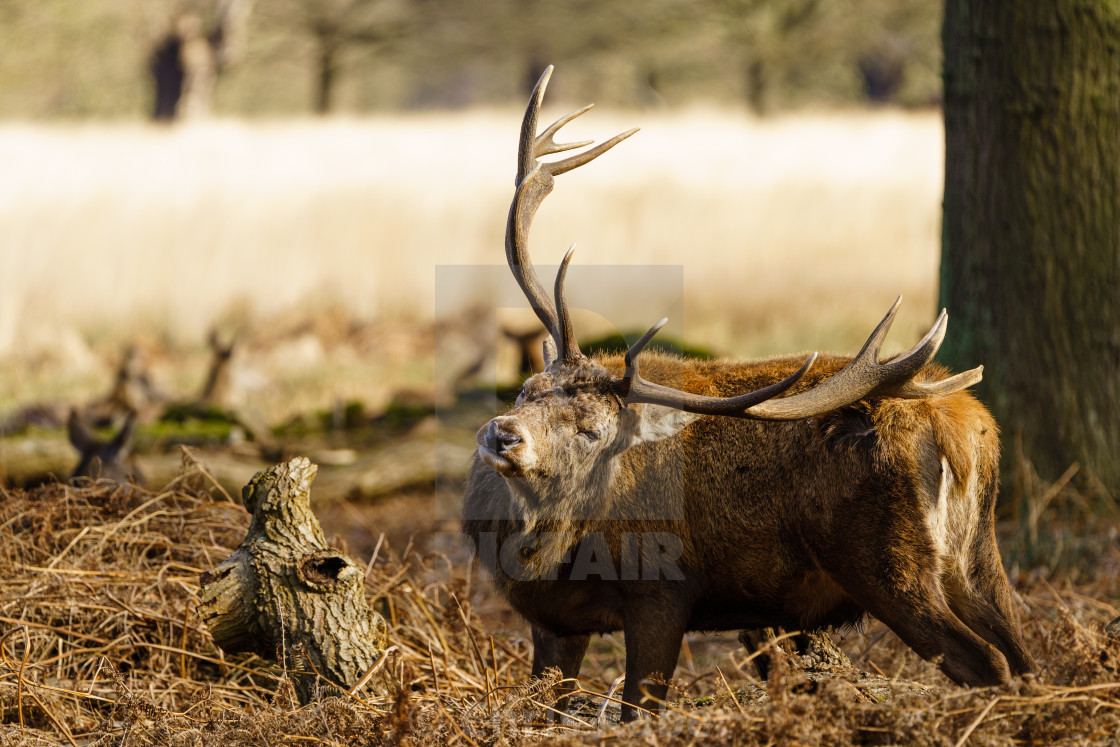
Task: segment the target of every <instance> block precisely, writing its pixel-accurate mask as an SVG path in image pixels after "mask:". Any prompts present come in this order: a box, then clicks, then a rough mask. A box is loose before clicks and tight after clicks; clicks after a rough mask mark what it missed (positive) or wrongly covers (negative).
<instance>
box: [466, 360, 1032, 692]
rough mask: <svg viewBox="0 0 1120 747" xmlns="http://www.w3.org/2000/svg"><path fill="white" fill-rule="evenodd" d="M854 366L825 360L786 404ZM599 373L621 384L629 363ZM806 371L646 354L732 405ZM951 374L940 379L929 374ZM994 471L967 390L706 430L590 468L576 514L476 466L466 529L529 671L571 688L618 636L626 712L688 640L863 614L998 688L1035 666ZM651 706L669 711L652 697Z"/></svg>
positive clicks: (662, 369) (979, 415)
mask: <svg viewBox="0 0 1120 747" xmlns="http://www.w3.org/2000/svg"><path fill="white" fill-rule="evenodd" d="M848 362H849V359H846V358H839V357H823V358H822V359H820V360H819V361H818V365H817V366H816V367H815V368H814V371H813V372H810V373H809V374H808V375H806V376H805V377H804V379H803V380H802V382H800V383H799V384H798V385H797V387H796V388H795V389H794V390H791V391H793V392H794V393H796V392H797V391H800V390H803V389H807V388H808V387H811V386H813V385H814V384H816V383H819V382H820V381H822V380H825V379H827V378H828V377H830V376H831V375H833V374H835V373H836V372H837V371H838V370H839V369H841V368H842V367H843V366H844V365H845V364H847V363H848ZM594 363H595V364H596V365H599V366H601V367H602V368H603V369H604V370H605V372H607V373H608V374H613V375H614V376H618V375H619V373H621V369H622V360H621V356H615V357H610V358H603V359H599V360H597V361H594ZM799 364H800V359H798V360H793V359H778V360H773V361H764V362H758V363H732V362H726V361H724V362H720V361H713V362H708V361H691V360H685V359H680V358H675V357H671V356H658V355H650V356H648V359H646V360H644V361H643V371H646V370H647V369H648V371H649V373H648V374H646V375H647V376H649V378H650V379H651V380H653V381H657V380H658V379H661V380H665V381H669V382H673V383H674V384H675V385H676V386H678V387H680V388H682V389H684V390H686V391H695V392H698V393H709V394H719V395H722V396H731V395H736V394H739V393H741V392H742V391H744V390H748V391H749V390H754V389H759V388H761V387H763V386H766V385H768V384H772V383H774V382H775V381H777V380H779V379H782V378H784V377H786V376H788V375H789V374H791V373H792V372H793V371H795V370H796V369H797V368H798V366H799ZM943 375H944V373H943V372H942V371H941V370H940V369H938V368H937V367H935V366H930V367H928V368H927V369H926V370H925V371H924V372H923V376H924V377H929V378H931V379H936V378H940V377H942V376H943ZM542 376H548V374H545V375H542ZM542 376H538V377H536V378H542ZM530 382H531V383H529V384H527V388H531V386H532V385H533V383H532V380H530ZM536 383H537V384H538V385H542V386H543V385H547V386H550V387H554V386H555V385H556V382H555V381H548V382H536ZM648 406H649V405H636V406H635V405H631V406H629V408H638V407H648ZM655 407H656V406H655ZM629 408H620V410H621V409H629ZM516 412H517V410H516V409H515V410H514V413H516ZM529 416H531V414H530V415H529ZM541 425H546V427H552V426H551V425H548V424H541ZM527 427H528V428H530V429H531V428H532V427H533V426H532V425H529V426H527ZM485 430H487V429H485V428H484V431H485ZM483 439H484V436H483V434H482V433H481V432H480V440H483ZM534 445H535V446H536V447H537V448H538V450H542V449H543V448H547V447H543V445H541V444H540V443H539V442H537V441H534ZM555 446H556V445H555V444H552V445H551V447H555ZM998 459H999V441H998V435H997V428H996V425H995V422H994V421H993V420H992V418H991V416H990V414H989V413H988V412H987V410H986V409H985V408H984V407H983V406H981V405H980V404H979V403H978V402H977V401H976V400H975V399H974V398H973V397H972V396H971V395H969V394H967V393H965V392H957V393H953V394H950V395H947V396H944V397H940V398H937V399H931V400H906V399H881V400H872V401H864V402H858V403H856V404H854V405H852V406H850V407H846V408H841V409H838V410H835V411H833V412H830V413H826V414H824V415H822V416H820V417H817V418H812V419H805V420H796V421H786V422H774V421H759V420H741V419H733V418H725V417H717V416H700V417H697V418H696V419H695V420H693V421H692V422H690V423H688V424H687V425H686V426H684V427H683V428H682V429H681V430H680V431H679V432H678V433H676V434H675V435H671V436H668V437H666V438H663V439H660V440H654V441H649V442H644V443H640V444H638V445H635V446H633V447H632V448H630V449H628V450H625V451H623V452H622V453H621V454H619V455H618V456H617V457H615V458H614V459H613V460H611V461H610V462H604V463H602V464H598V465H596V468H597V469H595V471H594V472H593V473H592V475H591V477H590V479H587V480H584V481H583V482H582V483H581V489H580V490H579V491H578V495H576V496H572V495H571V494H570V493H569V492H568V487H567V486H566V485H565V484H563V482H562V481H561V483H560V484H558V485H557V488H556V491H555V494H554V495H549V491H548V490H547V489H539V488H538V489H537V490H535V491H534V493H535V495H534V497H533V498H535V500H533V499H530V500H526V498H525V496H524V495H523V493H524V492H525V491H524V490H523V489H522V488H520V487H519V486H518V485H516V481H517V478H516V477H514V479H513V480H510V479H509V478H507V477H506V476H503V475H502V474H500V473H499V472H498V471H496V470H495V469H493V468H492V467H491V466H489V465H488V464H487V463H486V462H485V461H484V460H482V459H478V460H476V461H475V463H474V465H473V466H472V468H471V472H470V476H469V478H468V485H467V491H466V498H465V505H464V508H463V516H464V520H463V528H464V531H465V532H466V533H467V534H468V535H470V536H471V537H472V538H473V539H474V540H475V542H476V543H478V545H479V547H480V548H483V547H487V546H490V545H492V546H494V547H496V548H497V552H489V553H487V552H482V551H481V550H480V553H479V555H480V557H481V558H482V560H483V562H484V564H485V565H486V566H487V570H488V571H489V572H490V573H491V574H492V575H493V576H494V579H495V584H496V585H497V587H498V589H499V591H500V592H501V593H502V594H503V595H504V596H505V597H506V598H507V599H508V600H509V601H510V603H511V605H512V606H513V607H514V609H516V610H517V611H518V612H519V613H521V614H522V615H523V616H525V617H526V619H527V620H528V621H529V622H530V623H531V624H532V625H533V626H534V639H535V641H536V642H537V645H536V652H535V658H534V667H533V670H534V673H536V674H541V673H543V671H544V670H545V669H547V668H549V667H552V666H557V667H560V668H561V669H562V671H563V672H564V675H565V676H566V677H574V676H575V675H576V674H577V673H578V669H579V660H581V659H582V656H583V652H584V650H585V649H586V646H587V643H588V640H589V639H588V636H589V635H590V634H592V633H604V632H614V631H619V630H622V631H625V640H626V649H627V666H626V671H627V688H626V691H624V695H623V699H624V700H625V701H626V702H627V703H644V705H645V707H650V704H649V703H648V702H646V701H645V699H643V698H642V697H641V694H640V690H639V689H638V684H639V683H640V682H641V680H643V679H645V678H646V677H648V676H649V675H650V674H652V673H655V672H656V673H659V674H660V675H661V676H662V677H664V678H668V677H670V676H672V672H673V669H674V668H675V666H676V660H677V655H678V653H679V649H680V642H681V636H682V635H683V633H684V632H686V631H689V630H737V629H740V628H760V627H766V626H782V627H785V628H787V629H790V630H805V629H813V628H821V627H836V626H843V625H848V624H854V623H857V622H858V621H859V620H860V619H861V618H862V617H863V616H864V614H865V613H868V612H869V613H871V614H872V615H874V616H875V617H877V618H879V619H881V620H883V621H884V622H885V623H886V624H887V625H888V626H890V627H891V628H892V629H893V630H894V631H895V632H896V633H898V634H899V636H900V637H902V638H903V640H905V641H906V643H907V644H909V645H910V646H911V647H912V648H914V650H915V651H917V652H918V653H919V654H920V655H922V656H923V657H926V658H934V657H936V656H943V657H944V658H943V663H942V666H943V669H944V670H945V672H946V674H947V675H949V676H950V677H951V678H953V679H954V680H956V681H958V682H966V683H969V684H975V685H991V684H998V683H1000V682H1005V681H1006V680H1007V678H1008V676H1009V672H1016V673H1018V672H1024V671H1029V670H1030V669H1032V668H1033V662H1032V660H1031V658H1030V655H1029V654H1028V653H1027V652H1026V651H1025V649H1024V648H1023V645H1022V642H1021V640H1020V638H1019V636H1018V632H1017V625H1016V623H1015V619H1016V618H1015V614H1014V610H1013V608H1012V605H1011V595H1010V589H1009V587H1008V584H1007V580H1006V576H1005V574H1004V571H1003V568H1002V566H1001V565H1000V562H999V553H998V549H997V547H996V538H995V525H994V506H995V495H996V481H997V476H998V473H997V469H998ZM511 483H513V484H511ZM473 517H498V518H477V519H476V518H473ZM486 533H490V535H487V534H486ZM651 536H652V537H665V536H668V537H671V538H677V539H679V543H680V544H679V547H668V548H666V547H657V548H655V549H654V551H655V552H656V553H659V554H660V557H658V558H657V560H656V562H655V564H656V565H657V570H658V573H657V577H656V578H652V579H643V578H642V571H643V570H648V569H643V568H640V567H637V566H640V565H641V562H640V561H639V562H637V563H635V562H634V560H633V559H632V558H631V559H628V558H627V557H626V556H627V554H628V552H629V553H630V554H633V553H634V552H635V545H636V544H638V545H640V542H641V540H642V539H643V538H648V537H651ZM635 537H637V538H639V539H638V540H637V541H635V539H634V538H635ZM588 538H590V539H588ZM511 544H512V546H514V547H515V548H519V549H520V552H519V557H517V558H516V559H515V561H516V562H511V560H512V556H511V554H510V551H509V548H510V546H511ZM589 544H590V545H591V548H590V549H588V545H589ZM503 548H505V549H506V558H504V560H505V562H503V558H502V555H501V553H502V549H503ZM522 548H523V549H522ZM606 548H609V559H607V562H608V563H609V567H608V566H607V565H605V564H602V562H601V561H602V560H603V558H602V556H603V555H604V554H605V553H604V550H605V549H606ZM638 550H639V551H640V547H639V548H638ZM677 550H679V557H675V554H676V552H677ZM581 552H582V557H583V558H584V559H585V560H586V559H588V558H591V559H592V560H594V561H600V563H599V564H598V565H595V564H594V563H593V564H592V567H591V571H592V572H590V573H589V572H587V568H586V567H584V568H580V567H578V566H579V563H578V562H577V561H578V559H579V558H580V557H581ZM666 557H668V562H667V563H665V564H664V567H662V564H661V563H662V561H664V560H665V559H666ZM627 564H629V566H630V571H631V572H630V573H629V574H628V575H629V577H624V576H626V575H627V574H626V570H627V568H626V566H627ZM585 566H586V563H585ZM635 569H636V571H637V572H635ZM673 571H677V573H676V575H674V573H673ZM651 575H652V574H651ZM549 639H555V640H549ZM542 643H544V644H545V645H542ZM550 644H551V645H550ZM565 647H566V648H565ZM572 649H577V650H578V653H576V652H574V651H573V650H572ZM643 658H645V659H646V660H645V661H643ZM643 664H644V666H643ZM632 679H633V682H634V686H633V687H632V688H631V687H630V683H631V680H632ZM647 689H648V690H649V692H650V693H652V694H653V695H654V697H655V698H658V697H664V689H663V688H661V689H660V691H658V690H657V687H656V686H652V687H650V686H648V685H647Z"/></svg>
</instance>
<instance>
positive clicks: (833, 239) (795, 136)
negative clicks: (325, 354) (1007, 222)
mask: <svg viewBox="0 0 1120 747" xmlns="http://www.w3.org/2000/svg"><path fill="white" fill-rule="evenodd" d="M560 113H561V112H559V111H558V110H549V111H547V112H546V116H553V115H558V114H560ZM519 116H520V115H519V112H516V111H512V110H511V111H504V112H501V113H477V112H476V113H465V114H456V115H431V116H413V117H408V118H381V119H368V120H342V119H340V120H334V121H328V122H324V123H273V124H267V123H264V124H246V123H238V122H232V121H231V122H217V123H213V124H209V125H205V126H197V127H183V128H175V129H158V128H151V127H144V126H140V125H75V126H36V127H32V126H24V125H14V124H6V125H3V126H0V163H3V164H4V168H3V169H2V170H0V356H3V355H5V354H8V355H11V354H13V353H19V354H27V355H31V354H33V353H34V352H35V351H37V350H39V351H41V350H43V349H50V350H52V351H56V354H57V355H61V356H63V357H64V358H66V359H67V362H68V364H69V365H71V366H74V365H79V366H80V365H82V364H83V363H84V364H89V363H90V360H91V359H90V355H89V351H88V348H86V347H85V343H88V342H89V341H90V340H93V341H94V342H95V343H101V342H103V341H105V340H106V339H110V340H111V342H112V345H114V346H116V345H119V344H120V342H121V341H122V340H124V339H129V338H131V337H135V336H137V335H140V334H147V335H149V336H152V337H157V338H160V339H171V340H178V341H184V340H185V341H189V342H193V343H194V344H198V343H197V341H200V340H201V339H202V337H203V335H204V332H205V331H206V329H207V328H208V327H209V326H210V325H211V324H212V323H213V322H214V321H215V320H221V319H223V318H229V316H230V315H231V314H232V315H233V316H235V317H236V316H237V315H238V314H242V315H244V314H247V313H249V314H256V315H258V316H263V317H269V316H272V315H274V314H277V313H281V312H284V311H287V310H289V309H291V308H292V307H293V306H296V305H299V304H303V305H304V307H305V308H309V309H311V310H319V309H322V308H323V307H324V306H332V305H333V306H340V307H342V308H345V309H347V310H348V311H349V313H351V314H353V315H355V316H357V317H359V318H371V317H374V316H389V317H397V318H399V317H402V316H409V317H417V316H419V317H430V316H431V314H432V310H433V308H434V301H435V299H434V295H433V294H434V293H435V289H434V282H433V275H434V272H433V269H434V267H435V266H437V265H460V264H465V265H478V264H482V265H494V264H500V263H502V262H503V254H502V249H501V246H502V232H503V228H504V225H503V224H504V220H505V216H506V211H507V205H508V201H509V198H510V192H511V189H510V184H511V180H512V172H513V162H514V148H515V139H516V133H517V123H518V118H519ZM634 125H640V126H642V127H643V131H642V132H641V133H640V134H639V135H638V136H637V137H635V138H633V139H631V140H630V141H629V142H627V143H625V144H624V145H623V146H621V147H620V148H618V149H617V150H616V151H615V152H613V153H611V154H609V155H608V156H607V157H605V158H604V159H602V160H601V161H599V162H597V163H595V164H594V165H592V166H589V167H587V168H585V169H582V170H580V171H579V172H576V173H575V174H573V175H571V176H567V177H565V178H564V180H563V181H562V182H561V186H560V188H559V189H558V190H557V192H556V193H555V195H554V196H553V197H551V198H549V203H548V205H546V207H545V208H544V210H543V211H542V213H541V215H540V217H539V220H538V222H537V225H536V228H535V231H534V246H535V247H536V249H535V253H536V255H537V258H538V262H539V263H541V264H549V263H555V262H557V261H558V260H559V259H560V257H561V255H562V252H563V250H564V248H565V247H566V246H567V245H568V244H569V243H570V242H572V241H579V242H580V245H581V247H583V249H582V250H581V252H580V253H578V254H577V259H576V262H577V264H579V263H590V264H623V265H632V264H639V265H648V264H653V265H659V264H668V265H683V266H684V272H685V275H684V279H685V297H686V306H685V316H686V322H687V328H686V330H685V332H686V335H687V336H688V337H690V338H692V339H694V340H695V341H696V342H700V343H705V344H709V345H714V346H716V347H718V348H720V349H724V350H727V351H729V352H733V353H746V354H755V353H763V352H775V351H785V350H787V349H788V346H791V345H792V346H794V347H810V346H811V347H823V348H826V349H834V350H847V349H849V348H851V347H852V346H853V345H856V344H857V343H858V342H859V341H860V340H861V339H862V337H861V336H862V335H863V334H864V333H865V331H866V330H867V329H869V328H870V326H871V325H873V324H874V322H875V321H877V319H878V317H879V316H881V314H882V313H883V312H884V311H885V310H886V308H887V307H888V306H889V305H890V302H891V301H892V300H893V299H894V297H895V295H897V294H899V293H903V294H904V295H905V296H906V297H907V299H908V301H907V305H906V306H905V307H904V311H903V316H902V317H901V318H900V323H899V327H900V335H899V337H900V338H901V337H903V336H904V335H908V334H909V333H911V332H914V331H917V329H918V328H919V327H921V326H922V325H923V324H925V323H927V322H928V321H929V320H930V319H931V318H932V316H933V312H934V308H933V306H934V298H935V286H936V267H937V261H938V259H937V258H938V234H939V223H940V213H939V202H940V190H941V170H942V163H941V161H942V142H941V124H940V120H939V118H938V117H937V115H936V114H934V113H925V114H902V113H892V112H881V113H860V114H855V113H853V114H844V115H831V116H811V115H803V116H798V117H791V118H784V119H775V120H772V121H765V122H758V121H755V120H751V119H749V118H746V117H744V116H742V115H737V114H732V113H728V112H716V111H695V112H690V113H680V114H650V113H625V114H620V113H611V112H594V113H592V114H590V115H587V116H586V117H585V118H584V120H582V121H579V122H577V123H576V124H574V125H571V126H570V130H571V132H570V137H571V138H572V139H575V138H579V137H596V138H603V137H606V136H609V135H611V134H613V133H614V132H616V131H619V130H621V129H625V128H628V127H630V126H634ZM573 277H575V275H573ZM502 282H503V283H507V284H508V282H509V279H508V278H506V277H502ZM473 290H474V291H475V292H476V293H478V294H482V295H486V294H487V292H488V290H489V289H487V288H478V289H473ZM645 290H646V289H643V288H642V287H640V284H639V283H633V284H631V285H630V286H628V287H625V288H623V289H621V291H619V292H618V294H617V295H618V296H619V297H620V299H621V305H620V306H618V307H617V308H615V309H609V310H608V312H607V316H608V318H609V319H610V321H611V322H612V323H614V324H616V325H617V326H619V327H620V328H631V327H638V326H642V327H644V326H648V324H649V323H651V322H652V321H654V320H652V319H647V318H646V315H644V314H643V315H642V316H641V318H632V317H633V316H634V315H633V314H628V313H627V307H628V306H630V305H631V304H628V303H627V300H630V301H632V300H633V299H634V298H639V297H641V296H642V295H643V293H644V292H645ZM573 294H574V296H575V302H576V303H578V302H579V297H580V294H581V291H580V290H579V289H578V288H575V289H573ZM231 310H232V311H231ZM841 310H842V311H843V313H838V312H839V311H841ZM837 319H842V320H843V321H837ZM99 350H100V348H99ZM58 351H61V352H58Z"/></svg>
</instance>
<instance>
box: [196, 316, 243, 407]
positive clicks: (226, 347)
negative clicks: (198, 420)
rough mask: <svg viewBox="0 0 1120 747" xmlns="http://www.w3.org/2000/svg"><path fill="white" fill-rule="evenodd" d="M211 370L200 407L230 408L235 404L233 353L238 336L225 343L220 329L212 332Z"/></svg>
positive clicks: (200, 397) (200, 396)
mask: <svg viewBox="0 0 1120 747" xmlns="http://www.w3.org/2000/svg"><path fill="white" fill-rule="evenodd" d="M208 342H209V344H210V351H211V356H210V370H209V371H208V372H207V374H206V384H205V385H204V386H203V387H202V393H201V394H200V395H199V396H198V403H197V404H198V405H199V406H200V407H214V408H219V409H222V410H228V409H230V408H231V407H232V406H233V399H234V397H233V395H234V388H233V366H232V363H233V354H234V349H235V348H236V347H237V340H236V338H231V339H230V341H229V343H223V342H222V340H221V337H219V336H218V331H217V330H213V331H211V332H210V337H209V338H208Z"/></svg>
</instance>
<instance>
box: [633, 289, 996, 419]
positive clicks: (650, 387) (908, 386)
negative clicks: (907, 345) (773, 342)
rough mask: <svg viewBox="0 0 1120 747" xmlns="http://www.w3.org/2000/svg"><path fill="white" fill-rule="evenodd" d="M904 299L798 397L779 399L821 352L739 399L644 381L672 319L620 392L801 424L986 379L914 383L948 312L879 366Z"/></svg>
mask: <svg viewBox="0 0 1120 747" xmlns="http://www.w3.org/2000/svg"><path fill="white" fill-rule="evenodd" d="M901 300H902V299H901V298H899V299H898V300H897V301H895V303H894V305H893V306H891V308H890V311H888V312H887V315H886V316H885V317H883V320H882V321H881V322H879V324H878V325H877V326H876V327H875V329H874V330H873V331H872V332H871V336H870V337H868V338H867V342H865V343H864V344H863V348H862V349H861V350H860V352H859V354H858V355H856V357H855V358H853V359H852V360H851V361H850V362H849V363H848V365H847V366H845V367H844V368H843V369H841V370H840V371H839V372H838V373H836V374H835V375H834V376H831V377H829V378H828V379H826V380H825V381H824V382H822V383H820V384H818V385H817V386H815V387H813V388H812V389H809V390H808V391H805V392H802V393H801V394H795V395H794V396H792V397H783V398H781V399H774V397H776V396H777V395H779V394H781V393H783V392H785V391H786V390H787V389H789V388H790V387H791V386H793V385H794V384H795V383H797V381H798V380H799V379H801V377H802V376H804V375H805V374H806V373H807V372H808V371H809V368H810V366H812V365H813V362H814V361H815V360H816V359H817V354H816V353H813V354H812V355H810V356H809V360H807V361H806V362H805V364H804V365H803V366H802V367H801V369H800V370H798V371H797V372H796V373H794V374H793V375H792V376H790V377H788V378H786V379H783V380H782V381H780V382H778V383H777V384H772V385H770V386H768V387H766V388H764V389H759V390H758V391H755V392H749V393H747V394H743V395H740V396H738V397H729V398H722V397H707V396H702V395H698V394H691V393H689V392H682V391H679V390H676V389H672V388H670V387H666V386H662V385H660V384H653V383H651V382H648V381H646V380H645V379H643V378H642V377H641V375H640V374H639V372H638V358H637V356H638V353H640V352H641V351H642V349H643V348H644V347H645V346H646V345H648V344H649V341H650V340H652V339H653V336H654V335H655V334H657V331H658V330H659V329H661V327H663V326H664V325H665V323H666V322H667V321H668V320H667V319H662V320H661V321H660V322H658V323H657V324H655V325H654V326H653V327H651V328H650V330H649V331H648V332H646V333H645V334H644V335H643V336H642V338H641V339H640V340H638V341H637V342H636V343H634V344H633V345H632V346H631V347H630V349H629V350H628V351H627V352H626V357H625V363H626V372H625V374H624V375H623V378H622V380H620V381H619V382H618V389H619V394H621V395H623V396H626V401H627V402H648V403H652V404H658V405H665V406H668V407H674V408H676V409H678V410H685V411H687V412H695V413H699V414H701V415H725V416H730V417H739V418H753V419H757V420H800V419H802V418H809V417H814V416H816V415H821V414H823V413H826V412H829V411H830V410H835V409H837V408H840V407H844V406H846V405H850V404H853V403H855V402H858V401H859V400H861V399H865V398H868V397H896V398H901V399H923V398H926V397H938V396H943V395H946V394H952V393H953V392H957V391H960V390H961V389H965V388H967V387H970V386H972V385H973V384H975V383H977V382H979V381H980V379H981V378H982V377H983V371H984V367H983V366H980V367H978V368H974V369H972V370H970V371H965V372H964V373H960V374H957V375H956V376H952V377H949V378H948V379H943V380H941V381H934V382H923V381H914V375H915V374H917V373H918V372H919V371H921V370H922V368H924V367H925V365H926V364H927V363H929V362H930V361H931V360H932V359H933V356H934V355H936V353H937V349H938V348H939V347H940V346H941V342H942V340H944V339H945V332H946V330H947V328H948V318H949V317H948V314H947V313H946V312H945V311H944V310H942V312H941V314H940V315H938V317H937V321H935V322H934V323H933V326H932V327H930V330H929V332H927V333H926V334H925V336H924V337H923V338H922V339H921V340H919V341H918V343H917V344H916V345H914V347H913V348H911V349H910V350H909V351H907V352H906V353H905V354H904V355H900V356H898V357H896V358H894V359H893V360H890V361H888V362H886V363H880V362H879V349H880V348H881V347H882V344H883V339H884V338H885V337H886V335H887V332H888V330H890V326H891V323H892V322H893V321H894V317H895V314H896V313H897V312H898V307H899V303H900V302H901Z"/></svg>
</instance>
